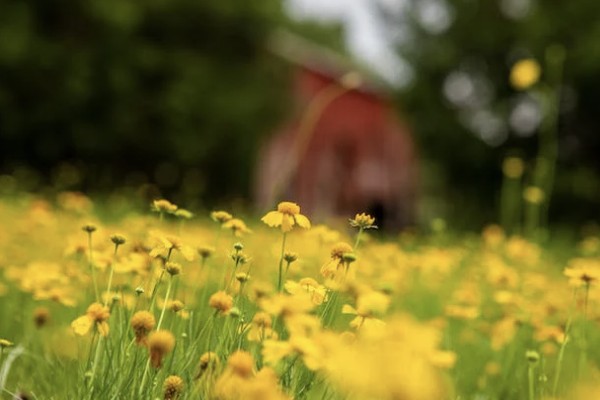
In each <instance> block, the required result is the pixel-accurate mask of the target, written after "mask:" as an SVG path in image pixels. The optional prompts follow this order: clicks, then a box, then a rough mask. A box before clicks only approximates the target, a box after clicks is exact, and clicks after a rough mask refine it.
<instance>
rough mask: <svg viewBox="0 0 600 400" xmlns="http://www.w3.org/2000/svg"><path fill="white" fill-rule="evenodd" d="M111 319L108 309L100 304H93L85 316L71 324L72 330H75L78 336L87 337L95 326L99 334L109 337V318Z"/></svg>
mask: <svg viewBox="0 0 600 400" xmlns="http://www.w3.org/2000/svg"><path fill="white" fill-rule="evenodd" d="M109 317H110V312H109V311H108V307H106V306H103V305H102V304H100V303H92V304H91V305H90V306H89V307H88V309H87V311H86V313H85V315H83V316H81V317H79V318H77V319H76V320H75V321H73V322H71V328H73V332H75V333H76V334H77V335H80V336H83V335H86V334H87V333H88V332H89V331H90V329H91V328H92V326H93V325H94V324H95V325H96V328H97V329H98V332H99V333H100V334H101V335H102V336H108V331H109V327H108V322H106V321H108V318H109Z"/></svg>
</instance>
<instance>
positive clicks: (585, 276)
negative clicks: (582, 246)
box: [564, 258, 600, 286]
mask: <svg viewBox="0 0 600 400" xmlns="http://www.w3.org/2000/svg"><path fill="white" fill-rule="evenodd" d="M564 275H565V276H566V277H568V278H569V283H570V284H571V285H573V286H580V285H591V284H595V283H596V282H598V280H600V260H598V259H586V258H576V259H574V260H571V262H570V263H569V266H568V267H567V268H566V269H565V271H564Z"/></svg>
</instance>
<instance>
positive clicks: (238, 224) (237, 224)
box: [221, 218, 252, 237]
mask: <svg viewBox="0 0 600 400" xmlns="http://www.w3.org/2000/svg"><path fill="white" fill-rule="evenodd" d="M221 227H222V228H223V229H231V231H232V232H233V234H234V235H235V236H236V237H240V236H242V235H243V234H244V233H252V231H251V230H250V229H248V227H247V226H246V224H245V223H244V221H242V220H241V219H239V218H232V219H230V220H229V221H227V222H225V223H224V224H223V225H221Z"/></svg>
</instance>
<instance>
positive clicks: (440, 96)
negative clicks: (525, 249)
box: [382, 0, 600, 225]
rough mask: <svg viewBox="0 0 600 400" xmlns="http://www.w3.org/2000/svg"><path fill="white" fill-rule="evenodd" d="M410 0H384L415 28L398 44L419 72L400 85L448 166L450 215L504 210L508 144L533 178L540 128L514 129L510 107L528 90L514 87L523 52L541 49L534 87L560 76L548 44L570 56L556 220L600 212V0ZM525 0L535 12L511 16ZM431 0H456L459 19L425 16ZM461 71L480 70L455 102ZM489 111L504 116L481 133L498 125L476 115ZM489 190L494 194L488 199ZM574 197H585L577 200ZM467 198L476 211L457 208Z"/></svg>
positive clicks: (452, 9) (425, 145)
mask: <svg viewBox="0 0 600 400" xmlns="http://www.w3.org/2000/svg"><path fill="white" fill-rule="evenodd" d="M407 3H408V4H407V6H406V7H405V8H403V9H402V11H401V12H397V13H394V12H392V10H389V9H387V8H383V10H384V11H385V12H384V13H383V14H384V18H386V19H387V22H388V23H389V25H390V27H391V28H396V27H402V28H403V29H404V32H405V33H406V35H404V36H402V39H401V40H400V43H399V45H398V48H399V52H400V54H401V55H402V56H403V57H404V59H405V60H407V61H408V62H409V63H410V65H411V66H412V68H413V71H414V77H415V79H414V81H413V82H412V84H411V86H410V87H408V88H407V89H406V90H404V91H403V92H402V93H400V94H399V101H400V103H401V104H402V107H403V110H404V111H405V113H406V115H408V116H409V117H410V119H411V124H412V126H413V127H414V130H415V133H416V135H415V136H416V139H417V141H418V143H419V145H420V151H421V153H422V155H423V156H424V157H425V158H427V159H428V160H432V161H434V162H435V163H437V164H439V165H442V166H443V168H441V169H440V171H437V170H436V174H439V173H442V174H443V175H442V176H441V177H440V176H438V177H437V178H438V179H442V180H444V181H445V185H444V186H442V187H441V188H439V187H438V189H437V193H436V195H441V196H444V198H447V199H449V205H448V206H447V210H446V211H447V215H460V218H461V222H464V223H465V224H467V225H473V224H476V223H481V221H493V220H496V218H497V214H496V208H495V207H489V206H490V204H492V203H494V202H495V201H496V200H495V199H497V196H498V189H499V187H500V182H501V176H502V175H501V172H500V165H501V162H502V159H503V158H504V157H505V156H506V154H507V152H509V151H512V150H514V149H518V153H519V154H521V155H522V156H524V157H525V159H526V160H527V161H529V162H530V165H529V167H528V169H527V170H526V179H531V178H530V175H531V170H532V169H533V165H532V164H533V161H534V160H533V158H534V157H535V155H536V154H537V149H538V139H537V136H536V134H537V133H538V130H539V129H538V130H536V131H535V132H532V136H527V137H526V136H525V135H522V136H519V135H517V134H515V131H514V129H513V128H512V127H511V125H510V123H509V117H510V113H511V111H512V110H513V107H514V106H515V104H516V103H517V101H518V100H519V99H520V98H521V96H522V93H519V92H517V91H515V90H514V89H513V88H511V87H510V85H509V81H508V76H509V72H510V68H511V67H512V65H513V64H514V63H515V62H516V61H517V60H518V59H520V58H523V57H534V58H535V59H537V60H538V61H539V62H540V64H541V65H542V70H543V71H542V78H541V79H542V84H541V85H539V86H538V87H537V88H535V89H534V92H533V93H534V95H535V96H541V97H542V98H543V97H544V90H545V87H544V85H545V84H547V83H548V81H549V80H551V77H550V76H549V75H550V74H548V69H547V68H546V67H547V61H546V60H547V57H548V49H549V48H550V47H551V46H553V45H560V46H562V47H564V48H565V49H566V61H565V71H564V76H563V87H562V88H563V92H562V98H561V110H560V117H559V160H558V163H559V164H558V168H557V184H556V186H555V192H554V193H553V196H554V198H555V199H556V201H555V202H553V203H552V205H551V210H550V212H551V218H552V220H553V221H554V222H566V221H571V222H582V221H586V220H588V219H590V218H595V217H596V215H597V213H596V210H597V209H598V206H599V205H600V204H599V203H598V198H600V196H599V194H600V192H599V191H598V189H597V188H598V182H599V179H598V174H597V171H598V170H599V168H600V164H599V162H598V160H599V159H598V157H597V152H598V149H599V148H600V141H599V139H598V135H597V134H594V132H595V131H597V126H598V125H597V122H596V121H597V117H596V112H597V111H595V110H596V109H597V106H596V103H597V101H596V99H595V97H596V96H597V93H598V91H599V90H600V80H598V74H597V73H596V72H595V71H598V69H599V68H600V53H599V52H598V46H597V45H596V44H595V42H596V39H595V38H597V37H598V32H600V20H599V19H598V18H597V15H599V13H600V3H598V2H593V1H585V2H578V3H577V4H570V3H564V2H548V1H525V2H513V1H480V0H442V1H428V2H421V1H418V0H410V1H408V2H407ZM517 3H519V4H521V3H523V4H530V9H529V12H528V13H527V14H524V15H523V16H522V17H520V18H511V17H509V16H508V15H509V14H510V13H511V10H509V11H506V9H507V7H508V6H507V5H510V4H513V9H512V12H513V13H514V12H516V11H518V10H517V9H514V5H517V6H518V4H517ZM382 4H383V2H382ZM432 4H433V5H434V6H435V5H440V4H441V5H442V6H444V5H445V6H447V7H446V9H447V11H448V14H447V16H449V18H450V21H451V23H450V24H449V25H448V27H447V29H446V30H443V29H441V27H442V26H443V19H442V20H441V22H442V24H440V23H439V21H438V23H437V24H435V23H433V24H427V23H423V22H422V21H423V20H424V19H425V20H427V18H422V16H423V15H425V14H427V13H426V12H423V10H424V9H426V8H427V5H432ZM382 7H383V5H382ZM503 7H504V8H503ZM503 9H504V10H505V11H503ZM428 11H430V13H429V16H430V17H431V15H432V14H433V15H434V16H435V14H436V13H435V12H431V11H432V9H429V10H428ZM433 11H435V10H433ZM430 19H431V18H430ZM436 29H440V31H439V32H438V31H436ZM453 72H460V73H464V74H466V75H467V76H468V77H470V78H471V79H472V81H471V83H473V85H474V87H473V88H472V90H473V97H472V98H470V99H468V101H467V102H466V104H456V102H455V103H453V102H452V101H450V100H449V99H448V98H447V96H446V95H445V94H444V85H445V84H447V83H448V77H449V75H450V74H451V73H453ZM462 89H465V88H464V87H463V88H462ZM465 90H466V89H465ZM542 107H543V105H542ZM481 111H484V112H485V113H488V114H487V116H485V114H480V118H481V119H483V120H485V119H487V120H488V122H490V121H489V118H488V116H489V115H491V116H492V117H493V118H495V119H496V121H494V123H499V124H500V128H499V129H498V132H496V133H495V135H496V137H492V138H491V139H490V138H484V140H482V138H481V137H483V136H485V135H486V132H485V129H486V128H490V126H489V125H488V126H487V127H484V128H483V129H479V128H478V127H473V125H476V124H474V123H472V122H473V119H474V118H475V116H476V115H477V113H478V112H481ZM482 116H483V117H482ZM481 119H480V121H481ZM468 121H471V123H469V122H468ZM483 125H485V121H484V123H483ZM490 129H491V128H490ZM494 129H495V128H494ZM488 132H489V131H488ZM486 140H487V141H488V142H489V143H488V144H486V143H485V141H486ZM574 174H577V176H578V177H579V176H581V177H584V176H585V177H586V178H591V180H590V179H587V182H588V184H587V185H583V186H582V185H579V184H578V185H576V186H577V189H574V187H575V185H569V184H566V183H565V181H569V180H570V177H572V176H573V175H574ZM577 180H578V181H579V180H580V179H579V178H577ZM583 187H585V190H584V189H582V188H583ZM590 188H594V189H593V190H594V196H595V197H594V198H595V200H594V201H591V200H590V199H591V197H590V193H589V189H590ZM483 198H485V199H486V200H485V201H481V200H482V199H483ZM574 201H576V202H577V203H578V204H581V205H582V207H573V202H574ZM453 204H454V206H453ZM465 205H468V207H469V209H470V210H471V212H470V215H471V217H465V216H464V215H463V214H464V213H455V212H453V211H456V210H458V209H464V207H465ZM469 218H470V221H468V219H469ZM465 219H467V221H466V222H465Z"/></svg>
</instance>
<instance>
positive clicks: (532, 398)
mask: <svg viewBox="0 0 600 400" xmlns="http://www.w3.org/2000/svg"><path fill="white" fill-rule="evenodd" d="M527 377H528V381H529V400H535V367H534V366H533V365H532V364H531V363H529V368H528V371H527Z"/></svg>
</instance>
